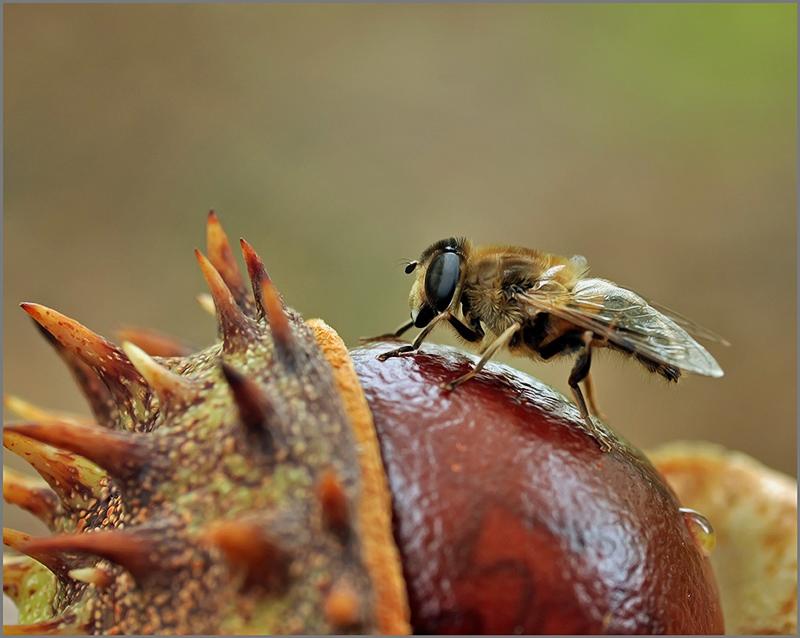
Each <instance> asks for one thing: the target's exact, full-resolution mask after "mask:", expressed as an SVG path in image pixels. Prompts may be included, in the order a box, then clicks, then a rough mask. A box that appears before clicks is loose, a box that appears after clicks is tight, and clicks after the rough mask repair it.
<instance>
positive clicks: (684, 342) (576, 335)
mask: <svg viewBox="0 0 800 638" xmlns="http://www.w3.org/2000/svg"><path fill="white" fill-rule="evenodd" d="M405 271H406V273H407V274H411V273H414V274H415V275H416V279H415V281H414V284H413V286H412V288H411V293H410V295H409V304H410V305H411V319H410V320H409V321H407V322H405V323H404V324H403V325H401V326H400V327H399V328H397V330H395V331H394V332H392V333H389V334H385V335H381V336H380V337H376V339H386V338H396V337H400V336H401V335H402V334H403V333H405V332H406V331H407V330H409V329H410V328H412V327H416V328H422V331H421V332H420V333H419V334H418V335H417V337H416V339H414V341H413V342H412V343H411V344H408V345H404V346H401V347H399V348H397V349H395V350H392V351H390V352H386V353H384V354H382V355H380V357H379V358H380V359H381V360H384V361H385V360H386V359H388V358H389V357H394V356H397V355H400V354H403V353H405V352H410V351H413V350H416V349H417V348H419V346H420V344H421V343H422V342H423V340H424V339H425V337H427V336H428V334H430V332H431V330H433V328H434V327H435V326H436V325H438V324H440V323H445V322H446V323H449V324H450V326H452V327H453V328H454V329H455V331H456V332H457V333H458V334H459V335H460V336H461V338H463V339H464V340H465V341H467V342H469V343H471V344H473V345H475V346H478V347H479V349H480V352H482V356H481V358H480V360H479V361H478V363H477V364H476V365H475V366H474V367H473V368H472V369H471V370H470V371H469V372H467V373H466V374H464V375H463V376H461V377H458V378H457V379H453V380H452V381H448V382H446V383H443V384H442V387H444V388H445V389H447V390H452V389H454V388H455V387H456V386H458V385H460V384H462V383H464V382H465V381H467V380H469V379H471V378H472V377H474V376H475V375H476V374H478V373H479V372H480V370H481V369H482V368H483V367H484V365H486V363H487V362H488V361H489V360H490V359H491V358H492V356H493V355H494V354H495V353H496V352H497V351H498V350H499V349H501V348H507V349H508V350H509V351H510V352H511V353H512V354H517V355H524V356H528V357H530V358H533V359H541V360H545V361H546V360H548V359H551V358H553V357H555V356H557V355H569V354H572V355H575V356H576V359H575V365H574V366H573V368H572V371H571V373H570V375H569V386H570V388H571V390H572V394H573V396H574V398H575V402H576V404H577V406H578V409H579V410H580V413H581V417H582V418H583V420H584V421H585V423H586V424H587V426H588V427H589V430H590V431H591V432H593V433H594V435H595V437H596V438H597V439H598V441H599V442H600V445H601V447H603V448H606V449H608V448H609V445H608V443H607V442H606V440H605V435H604V434H602V432H601V430H600V429H599V428H598V427H597V426H596V425H595V424H594V423H593V421H592V419H591V416H590V412H589V409H588V407H587V401H586V400H585V399H584V396H583V392H582V391H581V387H580V385H579V384H580V383H581V382H583V384H584V387H585V389H586V397H587V399H588V403H589V407H591V411H592V413H594V415H595V416H598V417H600V414H599V411H598V409H597V406H596V403H595V400H594V392H593V388H592V385H591V378H590V376H589V368H590V366H591V361H592V352H593V351H594V350H596V349H598V348H609V349H611V350H615V351H618V352H621V353H623V354H625V355H628V356H630V357H632V358H634V359H636V360H637V361H638V362H639V363H640V364H642V365H643V366H644V367H645V368H646V369H647V370H649V371H650V372H654V373H657V374H660V375H661V376H663V377H664V378H665V379H667V380H668V381H677V380H678V378H679V377H680V376H681V373H682V372H693V373H696V374H701V375H705V376H709V377H721V376H722V375H723V372H722V368H720V366H719V365H718V364H717V362H716V361H715V360H714V358H713V357H712V356H711V355H710V354H709V353H708V352H707V351H706V350H705V348H703V347H702V346H701V345H700V344H698V343H697V342H696V341H695V340H694V339H693V338H692V337H691V336H690V335H689V333H688V332H687V330H686V329H684V328H687V329H689V330H692V331H693V332H694V333H695V334H697V335H698V336H703V337H708V338H712V339H715V340H717V341H720V342H722V343H726V344H727V342H725V340H724V339H722V338H720V337H717V336H716V335H714V333H712V332H710V331H707V330H705V329H703V328H700V326H697V325H696V324H694V323H693V322H691V321H690V320H688V319H686V318H685V317H682V316H681V315H678V314H677V313H673V312H672V311H668V310H666V309H665V308H661V307H658V308H657V307H654V306H653V305H652V304H649V303H648V302H647V301H645V300H644V299H642V298H641V297H640V296H638V295H637V294H635V293H633V292H631V291H630V290H627V289H625V288H621V287H620V286H617V285H616V284H614V283H612V282H610V281H607V280H605V279H597V278H593V277H592V278H590V277H588V276H587V274H588V265H587V263H586V259H585V258H583V257H582V256H580V255H576V256H573V257H562V256H559V255H553V254H550V253H546V252H542V251H538V250H531V249H529V248H522V247H516V246H495V245H492V246H478V247H473V245H472V242H471V241H470V240H468V239H465V238H454V237H451V238H449V239H443V240H441V241H438V242H436V243H435V244H432V245H431V246H429V247H428V248H426V249H425V251H423V253H422V255H421V256H420V258H419V259H417V260H415V261H411V262H409V263H408V265H407V266H406V269H405ZM668 315H670V316H668ZM679 324H681V325H682V326H683V327H681V325H679Z"/></svg>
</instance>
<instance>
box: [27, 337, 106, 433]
mask: <svg viewBox="0 0 800 638" xmlns="http://www.w3.org/2000/svg"><path fill="white" fill-rule="evenodd" d="M33 323H34V325H35V326H36V328H37V329H38V330H39V333H40V334H41V335H42V336H43V337H44V338H45V339H46V340H47V342H48V343H49V344H50V345H51V346H53V348H54V349H55V351H56V352H57V353H58V356H59V357H61V360H62V361H63V362H64V363H65V364H66V365H67V368H69V370H70V372H71V373H72V376H73V377H74V378H75V381H76V382H77V384H78V387H80V389H81V392H83V396H85V397H86V399H87V401H88V402H89V407H90V408H91V409H92V414H94V416H95V418H96V419H97V422H98V423H99V424H100V425H102V426H104V427H107V428H114V427H118V426H119V425H120V411H119V408H118V407H117V402H116V400H115V399H114V396H113V395H112V394H111V391H110V390H109V389H108V387H106V384H105V383H104V381H103V379H102V378H101V377H100V376H99V375H98V374H97V373H96V372H95V371H94V370H93V369H92V367H91V366H90V365H89V364H88V363H85V362H84V361H82V360H81V358H80V357H79V356H78V355H77V354H76V353H75V352H74V351H72V350H70V349H69V348H66V347H64V346H63V345H62V344H61V343H60V342H59V341H58V339H56V338H55V337H54V336H53V335H51V334H50V333H49V332H48V331H47V330H45V329H44V328H43V327H42V326H41V325H40V324H39V323H38V322H36V321H34V322H33ZM23 418H26V417H23ZM30 420H32V421H35V420H36V419H30Z"/></svg>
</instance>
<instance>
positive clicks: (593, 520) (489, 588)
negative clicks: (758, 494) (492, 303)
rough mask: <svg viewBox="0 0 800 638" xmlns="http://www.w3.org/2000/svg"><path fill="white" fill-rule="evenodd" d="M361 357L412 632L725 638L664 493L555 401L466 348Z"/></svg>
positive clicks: (645, 466)
mask: <svg viewBox="0 0 800 638" xmlns="http://www.w3.org/2000/svg"><path fill="white" fill-rule="evenodd" d="M396 346H397V344H396V343H394V342H391V343H387V342H381V343H375V344H370V345H368V346H364V347H361V348H357V349H355V350H353V351H352V352H351V354H352V357H353V361H354V363H355V367H356V371H357V373H358V375H359V378H360V381H361V384H362V386H363V388H364V392H365V394H366V397H367V400H368V402H369V404H370V407H371V409H372V412H373V416H374V420H375V426H376V429H377V432H378V436H379V439H380V444H381V452H382V455H383V459H384V463H385V465H386V470H387V475H388V479H389V485H390V489H391V492H392V495H393V499H394V506H393V507H394V517H395V536H396V539H397V542H398V545H399V548H400V552H401V555H402V558H403V566H404V575H405V578H406V582H407V587H408V592H409V601H410V605H411V622H412V626H413V628H414V630H415V632H417V633H493V634H508V633H721V632H722V631H723V622H722V612H721V609H720V605H719V597H718V594H717V589H716V584H715V581H714V576H713V573H712V571H711V567H710V563H709V560H708V559H707V558H705V557H704V556H703V554H702V552H701V551H700V549H699V548H698V547H697V546H696V544H695V542H694V541H693V538H692V536H691V534H690V533H689V531H688V529H687V527H686V524H685V522H684V520H683V517H682V515H681V513H680V511H679V507H680V505H679V503H678V502H677V500H676V498H675V496H674V494H673V493H672V492H671V490H670V489H669V488H668V487H667V486H666V484H665V482H664V480H663V479H662V478H661V476H660V475H659V474H658V473H657V472H656V470H655V469H654V468H653V467H652V465H651V464H650V463H649V462H648V461H647V460H646V459H645V457H644V456H643V455H641V453H639V452H637V451H635V450H634V449H632V448H631V447H630V446H628V445H627V444H626V443H624V442H622V441H618V444H617V445H615V447H614V450H613V451H611V452H608V453H606V452H602V451H601V450H600V448H599V447H598V445H597V442H596V441H595V440H594V439H593V438H592V436H591V435H590V434H588V433H587V432H586V431H585V430H584V426H583V424H582V421H581V419H580V417H579V415H578V412H577V410H576V409H575V408H574V407H573V406H572V405H571V404H570V403H569V402H568V401H566V399H564V398H563V397H562V396H561V395H560V394H558V393H556V392H555V391H554V390H552V389H551V388H549V387H548V386H545V385H543V384H541V383H540V382H538V381H536V380H535V379H533V378H531V377H529V376H527V375H524V374H522V373H520V372H517V371H515V370H513V369H511V368H509V367H506V366H502V365H499V364H490V365H488V366H487V367H486V369H484V371H482V372H481V373H480V374H479V375H478V376H477V377H476V378H474V379H472V380H471V381H469V382H467V383H465V384H464V385H463V386H460V387H458V388H457V389H456V390H454V391H453V392H447V391H445V390H443V389H442V388H440V386H439V384H440V383H441V382H443V381H449V380H452V379H453V378H455V377H457V376H459V375H460V374H463V373H464V372H466V371H467V370H468V369H469V367H470V366H471V365H472V360H471V359H469V358H467V357H466V356H464V355H463V354H461V353H460V352H458V351H457V350H454V349H451V348H446V347H441V346H433V345H426V346H423V348H422V351H420V352H416V353H413V354H411V355H403V356H400V357H396V358H391V359H388V360H387V361H385V362H381V361H378V360H377V359H376V356H377V355H378V354H380V353H381V352H385V351H387V350H389V349H391V348H394V347H396Z"/></svg>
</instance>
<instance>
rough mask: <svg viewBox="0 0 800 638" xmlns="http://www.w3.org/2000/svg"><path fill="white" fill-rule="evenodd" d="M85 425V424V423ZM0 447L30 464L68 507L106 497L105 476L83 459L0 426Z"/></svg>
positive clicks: (76, 508)
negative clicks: (0, 439) (0, 435)
mask: <svg viewBox="0 0 800 638" xmlns="http://www.w3.org/2000/svg"><path fill="white" fill-rule="evenodd" d="M85 427H89V426H85ZM3 446H4V447H6V448H8V449H9V450H11V451H12V452H13V453H14V454H16V455H18V456H19V457H20V458H22V459H24V460H26V461H27V462H28V463H30V464H31V466H32V467H33V469H34V470H36V471H37V472H38V473H39V475H40V476H41V477H42V478H43V479H44V480H45V481H46V482H47V484H48V485H49V486H50V487H51V488H53V490H54V492H55V493H56V494H57V495H58V498H59V499H60V500H61V502H62V503H63V504H64V506H65V507H66V508H68V509H70V510H73V511H74V510H79V509H83V508H85V507H86V505H87V503H89V502H90V501H91V499H93V498H96V499H98V500H101V499H103V498H105V497H106V496H107V491H108V489H107V484H108V475H107V474H106V473H105V471H104V470H101V469H100V468H98V467H97V466H96V465H95V464H94V463H92V462H91V461H88V460H87V459H85V458H83V457H81V456H78V455H77V454H72V453H71V452H67V451H65V450H59V449H56V448H54V447H51V446H49V445H46V444H44V443H41V442H39V441H37V440H35V439H31V438H28V437H27V436H23V435H21V434H18V433H16V432H12V431H11V430H10V426H6V427H5V428H4V429H3Z"/></svg>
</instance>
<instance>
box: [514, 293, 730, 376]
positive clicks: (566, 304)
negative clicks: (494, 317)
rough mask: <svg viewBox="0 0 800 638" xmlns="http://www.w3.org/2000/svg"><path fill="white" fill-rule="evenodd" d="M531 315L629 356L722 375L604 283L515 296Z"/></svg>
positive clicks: (666, 323) (668, 324)
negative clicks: (569, 326) (557, 320)
mask: <svg viewBox="0 0 800 638" xmlns="http://www.w3.org/2000/svg"><path fill="white" fill-rule="evenodd" d="M518 300H519V301H520V303H523V304H526V305H528V306H529V310H530V311H531V314H535V313H536V312H539V311H542V312H547V313H550V314H552V315H555V316H557V317H561V318H562V319H565V320H567V321H569V322H570V323H573V324H575V325H576V326H579V327H581V328H585V329H587V330H591V331H592V332H594V333H595V334H597V335H599V336H600V337H602V338H605V339H608V341H610V342H612V343H615V344H617V345H619V346H622V347H623V348H626V349H627V350H630V351H631V352H635V353H637V354H641V355H644V356H645V357H647V358H650V359H653V360H655V361H659V362H661V363H665V364H667V365H672V366H676V367H678V368H680V369H681V370H685V371H687V372H694V373H696V374H702V375H705V376H709V377H721V376H722V374H723V372H722V369H721V368H720V367H719V364H717V362H716V361H715V360H714V358H713V357H712V356H711V355H710V354H709V353H708V352H707V351H706V349H705V348H703V347H702V346H701V345H700V344H698V343H697V342H696V341H695V340H694V339H692V337H691V336H689V334H688V333H687V332H686V331H685V330H684V329H683V328H681V327H680V326H679V325H677V324H676V323H675V322H674V321H672V320H671V319H670V318H669V317H667V316H665V315H664V314H662V313H661V312H659V311H658V310H656V309H655V308H653V307H652V306H650V305H648V303H647V302H646V301H645V300H644V299H642V298H641V297H639V296H638V295H637V294H635V293H633V292H631V291H630V290H626V289H624V288H620V287H619V286H616V285H614V284H612V283H611V282H609V281H605V280H603V279H582V280H580V281H579V282H578V283H577V284H576V285H575V288H574V289H573V290H572V292H548V291H546V290H540V291H529V292H526V293H523V294H521V295H519V296H518Z"/></svg>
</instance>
